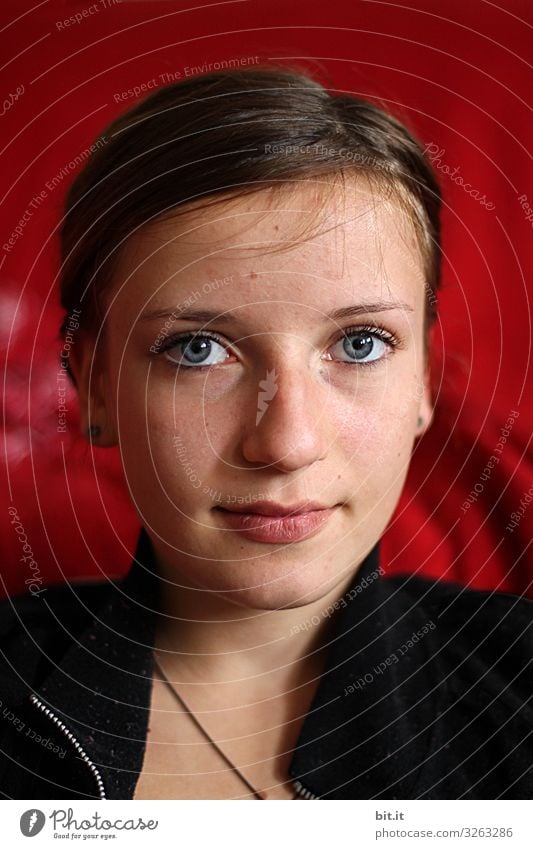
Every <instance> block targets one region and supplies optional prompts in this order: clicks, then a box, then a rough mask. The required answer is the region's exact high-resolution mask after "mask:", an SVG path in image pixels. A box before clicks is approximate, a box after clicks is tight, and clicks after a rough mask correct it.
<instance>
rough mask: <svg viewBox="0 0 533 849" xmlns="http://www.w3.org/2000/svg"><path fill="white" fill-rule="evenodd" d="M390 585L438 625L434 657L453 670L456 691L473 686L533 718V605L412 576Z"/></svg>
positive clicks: (521, 599) (509, 596) (517, 598)
mask: <svg viewBox="0 0 533 849" xmlns="http://www.w3.org/2000/svg"><path fill="white" fill-rule="evenodd" d="M387 581H388V583H389V584H390V586H391V588H394V589H395V590H396V591H398V592H399V593H401V594H402V596H403V600H404V605H405V603H406V602H408V603H409V604H410V605H411V606H413V607H414V606H416V607H417V608H418V609H419V610H420V609H422V610H424V612H425V615H426V616H427V617H428V619H429V620H431V621H432V622H433V623H434V625H435V627H434V628H433V630H432V644H433V652H434V653H435V654H438V657H439V659H440V660H441V661H444V662H445V666H446V667H447V669H448V670H453V680H454V681H455V683H456V686H459V685H460V682H461V681H462V682H464V683H467V682H470V685H471V684H472V682H473V681H474V680H475V681H477V682H478V685H479V688H480V690H484V691H485V692H486V693H487V695H488V694H490V695H492V696H493V695H496V694H498V695H499V696H500V697H501V698H503V699H509V700H510V701H513V702H516V704H517V705H519V706H521V708H522V707H524V708H525V709H527V710H528V711H530V712H531V715H532V717H533V704H531V696H532V695H533V600H532V599H530V598H527V597H526V596H519V595H515V594H513V593H500V592H497V591H492V590H473V589H469V588H468V587H463V586H461V585H459V584H456V583H447V582H444V581H432V580H428V579H424V578H418V577H413V576H399V577H398V576H393V577H390V578H387ZM458 682H459V684H458ZM526 703H527V705H526Z"/></svg>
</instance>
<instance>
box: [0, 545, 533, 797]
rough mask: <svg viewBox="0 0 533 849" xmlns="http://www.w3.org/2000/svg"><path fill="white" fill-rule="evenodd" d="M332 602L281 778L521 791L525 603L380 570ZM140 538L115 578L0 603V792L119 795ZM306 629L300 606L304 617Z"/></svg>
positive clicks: (137, 668)
mask: <svg viewBox="0 0 533 849" xmlns="http://www.w3.org/2000/svg"><path fill="white" fill-rule="evenodd" d="M382 572H383V570H382V569H381V568H380V565H379V544H377V545H376V546H375V548H374V549H373V550H372V551H371V552H370V554H369V555H368V556H367V557H366V558H365V560H364V561H363V563H362V565H361V567H360V569H359V570H358V572H357V574H356V576H355V578H354V581H353V583H352V585H351V589H350V591H349V592H347V593H346V594H345V595H344V596H343V600H342V602H340V603H339V605H338V609H337V610H336V611H332V610H330V611H324V612H323V615H332V616H333V617H334V620H335V635H336V636H335V639H334V640H332V642H331V645H330V649H329V655H328V661H327V664H326V670H325V672H324V674H323V676H322V679H321V681H320V684H319V687H318V689H317V691H316V693H315V697H314V700H313V702H312V704H311V706H310V709H309V712H308V714H307V716H306V718H305V721H304V724H303V726H302V729H301V733H300V736H299V738H298V742H297V745H296V748H295V750H294V754H293V759H292V762H291V766H290V775H291V777H292V779H293V782H294V784H295V787H296V788H297V789H298V790H299V792H300V794H301V795H303V796H305V797H306V798H316V797H318V798H320V799H418V798H422V799H496V798H498V799H528V798H529V799H530V798H533V700H532V696H533V626H532V623H533V601H531V600H528V599H525V598H521V597H519V596H516V595H510V594H498V593H492V592H480V591H472V590H467V589H464V588H462V587H460V586H458V585H454V584H447V583H443V582H439V581H430V580H426V579H421V578H416V577H412V576H405V575H404V576H394V577H383V575H382V574H381V573H382ZM158 593H159V584H158V579H157V576H156V573H155V567H154V560H153V554H152V548H151V543H150V541H149V538H148V536H147V535H146V533H145V532H144V531H142V532H141V534H140V537H139V544H138V547H137V552H136V556H135V559H134V562H133V565H132V568H131V569H130V571H129V572H128V574H127V575H126V576H125V578H123V579H121V580H119V581H116V582H112V581H102V582H98V583H96V584H91V583H84V584H78V585H76V584H71V585H68V584H66V585H64V586H61V587H50V588H47V589H46V590H45V591H43V592H42V593H41V594H40V595H38V596H37V595H36V596H32V595H30V594H20V595H16V596H14V597H12V598H11V599H6V600H4V601H2V602H0V699H1V704H0V714H1V716H0V719H1V722H0V794H1V795H2V797H3V798H8V799H91V798H97V799H131V798H133V795H134V791H135V785H136V782H137V780H138V777H139V773H140V771H141V767H142V762H143V755H144V750H145V745H146V733H147V723H148V716H149V705H150V692H151V676H152V668H153V661H152V653H151V647H152V646H153V638H154V628H155V613H154V611H155V610H157V606H158V603H159V595H158ZM302 619H303V622H304V626H305V617H302Z"/></svg>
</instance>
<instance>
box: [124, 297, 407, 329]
mask: <svg viewBox="0 0 533 849" xmlns="http://www.w3.org/2000/svg"><path fill="white" fill-rule="evenodd" d="M389 310H405V311H407V312H414V308H413V307H412V306H410V304H406V303H404V302H403V301H372V302H369V303H361V304H349V305H348V306H346V307H340V308H339V309H336V310H333V312H330V313H328V315H327V316H326V318H328V319H331V320H332V321H340V320H342V319H343V318H348V317H350V316H354V315H368V314H369V313H375V312H387V311H389ZM171 316H173V317H174V319H175V320H176V321H178V320H180V319H181V320H183V321H199V322H204V323H208V322H211V321H216V322H217V323H218V324H225V325H228V324H239V323H240V319H237V318H236V316H233V315H231V314H230V313H221V312H220V310H210V309H203V310H198V309H188V310H182V311H180V312H177V311H176V309H169V308H166V309H160V310H156V311H155V312H149V313H145V314H144V315H141V317H140V319H139V321H153V320H154V319H156V318H169V317H171Z"/></svg>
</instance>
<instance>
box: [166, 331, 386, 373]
mask: <svg viewBox="0 0 533 849" xmlns="http://www.w3.org/2000/svg"><path fill="white" fill-rule="evenodd" d="M365 331H366V332H367V333H370V334H372V335H373V336H377V337H378V338H379V339H381V340H382V341H383V342H386V343H387V344H388V345H389V347H390V348H391V350H392V351H394V349H395V348H397V347H399V346H400V345H401V342H400V340H399V339H398V337H397V336H395V335H394V334H393V333H389V331H388V330H385V328H384V327H382V326H381V325H380V324H377V323H376V324H359V325H354V326H353V327H347V328H346V330H343V331H342V333H341V335H340V336H339V338H338V339H337V340H336V341H337V342H339V341H340V340H341V339H342V338H343V336H350V335H351V334H352V333H353V334H355V333H364V332H365ZM185 339H187V340H192V339H211V340H214V341H215V342H218V343H219V344H220V345H222V347H223V348H225V347H227V346H226V344H225V342H224V340H223V339H222V337H221V336H219V335H218V333H215V332H213V331H212V332H209V333H206V332H204V331H201V330H200V331H197V332H193V333H187V332H184V333H178V334H176V335H174V336H170V337H169V338H168V339H167V341H166V343H165V344H164V345H163V346H162V347H161V348H160V350H159V354H158V355H160V354H164V353H165V351H169V350H170V349H171V348H174V347H175V346H176V345H177V344H179V342H181V341H183V340H185ZM388 356H389V355H385V356H383V357H380V358H379V359H377V360H370V361H369V362H368V363H363V362H361V363H356V362H355V361H354V362H353V363H348V362H344V360H339V363H340V365H344V366H350V368H351V367H352V366H354V365H358V366H359V367H363V368H376V367H377V366H379V365H381V363H382V362H383V360H385V359H388ZM208 368H213V366H203V365H198V366H193V365H188V366H185V367H184V371H201V370H203V371H205V370H206V369H208Z"/></svg>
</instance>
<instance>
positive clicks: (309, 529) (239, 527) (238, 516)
mask: <svg viewBox="0 0 533 849" xmlns="http://www.w3.org/2000/svg"><path fill="white" fill-rule="evenodd" d="M257 506H258V505H257V504H254V507H257ZM269 506H270V507H274V505H272V504H270V505H269ZM338 507H340V505H339V504H336V505H335V506H334V507H328V508H322V509H319V510H309V509H306V510H305V511H301V512H299V513H292V514H290V515H287V514H285V515H280V514H279V513H278V514H270V515H267V514H264V513H246V512H243V511H242V510H241V509H235V510H233V509H225V508H223V507H218V508H216V510H217V512H218V514H219V515H220V516H221V518H222V520H223V522H224V523H225V524H226V525H228V526H229V527H230V528H231V529H232V530H234V531H237V532H238V533H239V534H240V535H242V536H243V537H245V538H246V539H249V540H253V541H254V542H264V543H289V542H300V541H303V540H304V539H309V538H310V537H312V536H315V534H317V533H319V531H320V530H321V529H322V528H323V527H324V525H325V524H326V523H327V522H328V520H329V519H330V518H331V516H332V515H333V514H334V513H335V512H336V510H337V509H338ZM284 509H286V508H284Z"/></svg>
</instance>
